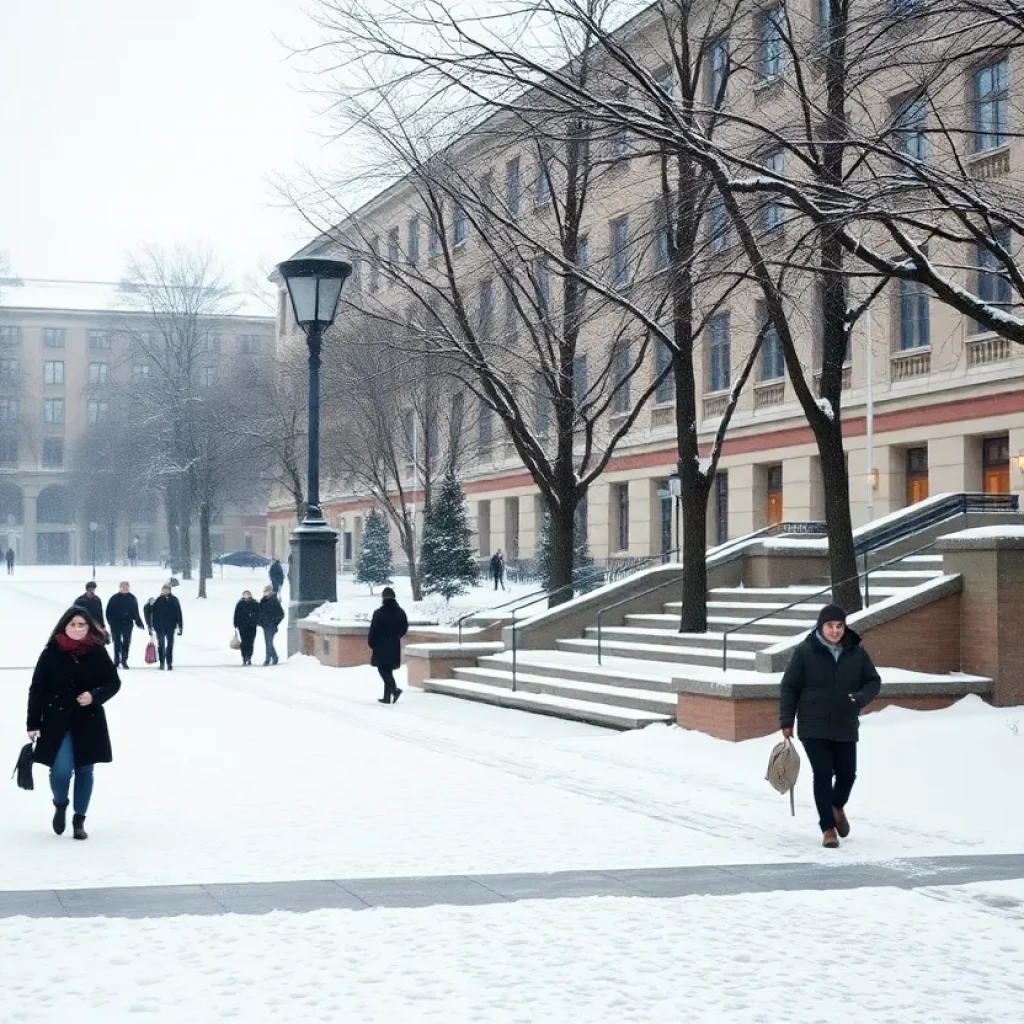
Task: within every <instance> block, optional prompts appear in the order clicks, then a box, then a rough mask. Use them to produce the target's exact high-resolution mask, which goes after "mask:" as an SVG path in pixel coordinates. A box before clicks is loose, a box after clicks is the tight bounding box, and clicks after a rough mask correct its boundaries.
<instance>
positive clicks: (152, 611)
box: [146, 583, 185, 672]
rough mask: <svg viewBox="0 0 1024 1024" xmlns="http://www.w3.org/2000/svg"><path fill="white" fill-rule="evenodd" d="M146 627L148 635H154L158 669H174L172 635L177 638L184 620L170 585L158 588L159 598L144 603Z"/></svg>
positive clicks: (169, 670) (183, 626) (182, 627)
mask: <svg viewBox="0 0 1024 1024" xmlns="http://www.w3.org/2000/svg"><path fill="white" fill-rule="evenodd" d="M146 625H148V626H149V635H150V636H153V635H154V634H155V635H156V653H157V656H158V657H159V659H160V668H165V667H166V669H167V671H168V672H171V671H173V669H174V634H175V633H177V634H178V636H181V634H182V633H183V632H184V630H185V620H184V618H183V617H182V614H181V602H180V601H179V600H178V599H177V598H176V597H175V596H174V595H173V594H172V593H171V585H170V583H165V584H164V585H163V586H162V587H161V588H160V596H159V597H156V598H151V599H150V600H149V601H147V602H146Z"/></svg>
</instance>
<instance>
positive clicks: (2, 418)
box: [0, 398, 20, 425]
mask: <svg viewBox="0 0 1024 1024" xmlns="http://www.w3.org/2000/svg"><path fill="white" fill-rule="evenodd" d="M19 409H20V406H19V405H18V400H17V399H16V398H0V423H4V424H7V425H10V424H12V423H17V422H18V412H19Z"/></svg>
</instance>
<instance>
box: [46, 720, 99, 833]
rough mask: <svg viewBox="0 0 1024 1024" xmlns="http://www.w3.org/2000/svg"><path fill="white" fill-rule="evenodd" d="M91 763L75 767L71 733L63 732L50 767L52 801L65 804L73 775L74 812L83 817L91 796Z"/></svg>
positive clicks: (86, 811)
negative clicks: (62, 737)
mask: <svg viewBox="0 0 1024 1024" xmlns="http://www.w3.org/2000/svg"><path fill="white" fill-rule="evenodd" d="M92 767H93V766H92V765H91V764H84V765H82V766H81V767H79V768H76V767H75V748H74V746H73V745H72V742H71V733H70V731H69V732H66V733H64V739H63V740H61V744H60V749H59V750H58V751H57V756H56V757H55V758H54V760H53V767H52V768H51V769H50V789H51V791H52V792H53V800H54V803H58V804H65V803H67V801H68V790H69V789H70V788H71V776H72V774H74V776H75V807H74V811H75V814H81V815H82V816H83V817H85V815H86V814H87V813H88V810H89V800H90V798H91V797H92Z"/></svg>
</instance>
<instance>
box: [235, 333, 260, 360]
mask: <svg viewBox="0 0 1024 1024" xmlns="http://www.w3.org/2000/svg"><path fill="white" fill-rule="evenodd" d="M238 347H239V348H240V349H241V350H242V355H243V356H258V355H259V354H260V336H259V335H258V334H240V335H239V336H238Z"/></svg>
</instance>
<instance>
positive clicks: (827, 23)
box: [818, 0, 832, 43]
mask: <svg viewBox="0 0 1024 1024" xmlns="http://www.w3.org/2000/svg"><path fill="white" fill-rule="evenodd" d="M831 27H832V0H818V40H819V42H822V43H827V42H828V38H829V29H830V28H831Z"/></svg>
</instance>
